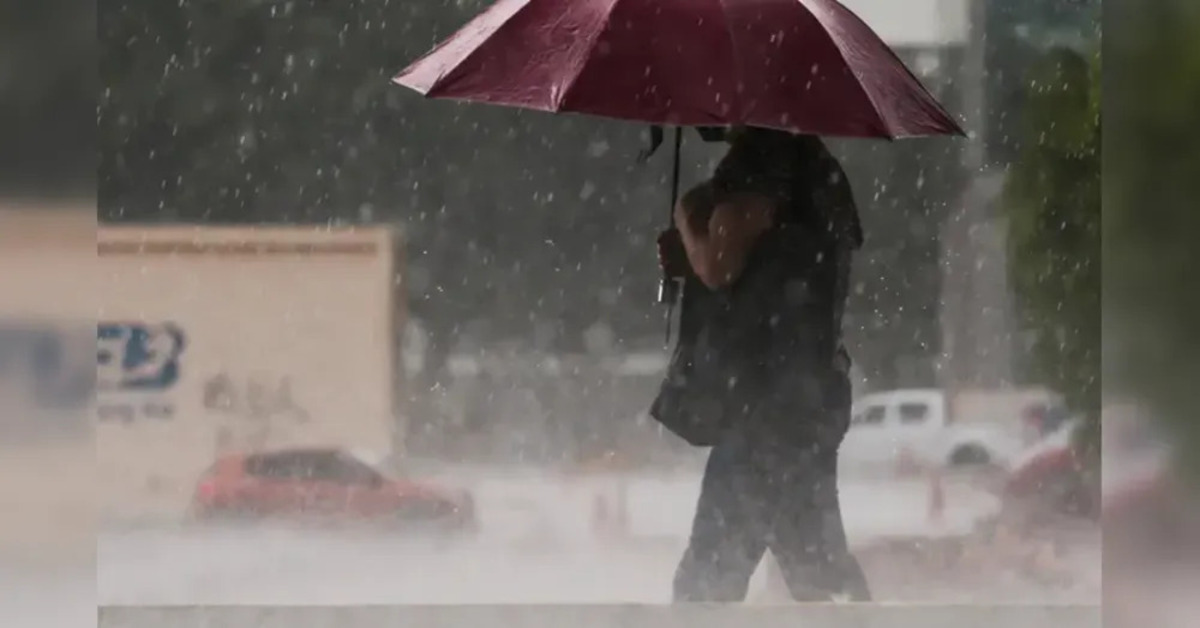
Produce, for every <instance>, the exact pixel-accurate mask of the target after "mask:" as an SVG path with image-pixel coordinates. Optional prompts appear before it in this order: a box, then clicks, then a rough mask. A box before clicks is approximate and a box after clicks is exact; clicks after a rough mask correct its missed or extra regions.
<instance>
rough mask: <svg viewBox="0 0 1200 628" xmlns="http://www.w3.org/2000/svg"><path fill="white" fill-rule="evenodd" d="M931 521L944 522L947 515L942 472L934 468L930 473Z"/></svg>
mask: <svg viewBox="0 0 1200 628" xmlns="http://www.w3.org/2000/svg"><path fill="white" fill-rule="evenodd" d="M928 515H929V521H930V523H942V522H943V521H944V519H945V516H946V491H945V489H944V487H943V486H942V474H941V472H940V471H938V470H934V471H933V472H931V473H930V474H929V512H928Z"/></svg>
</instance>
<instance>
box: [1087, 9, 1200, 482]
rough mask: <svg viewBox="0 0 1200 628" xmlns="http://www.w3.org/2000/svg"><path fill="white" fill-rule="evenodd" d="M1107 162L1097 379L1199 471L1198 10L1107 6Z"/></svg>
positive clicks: (1199, 146)
mask: <svg viewBox="0 0 1200 628" xmlns="http://www.w3.org/2000/svg"><path fill="white" fill-rule="evenodd" d="M1111 11H1112V17H1113V19H1114V21H1116V22H1118V23H1121V24H1122V25H1123V28H1121V29H1119V30H1115V31H1114V32H1113V33H1112V34H1111V35H1110V36H1108V37H1107V38H1106V41H1105V45H1106V47H1107V50H1108V51H1109V53H1110V54H1111V55H1112V58H1113V59H1120V60H1121V63H1120V65H1114V66H1113V70H1112V73H1111V74H1110V76H1109V77H1108V82H1107V86H1106V87H1107V89H1108V93H1109V94H1110V99H1109V100H1108V101H1107V103H1106V112H1105V115H1106V118H1107V120H1108V121H1109V122H1110V124H1111V129H1112V133H1110V144H1111V145H1112V146H1114V149H1113V150H1110V151H1109V152H1108V153H1107V154H1106V157H1105V180H1104V202H1105V208H1104V262H1105V294H1104V296H1105V301H1106V303H1105V325H1106V327H1107V329H1106V330H1105V341H1106V343H1107V345H1108V346H1106V350H1107V352H1108V356H1107V359H1106V365H1108V364H1111V368H1110V369H1109V371H1108V372H1107V373H1106V375H1107V376H1108V378H1109V379H1110V380H1111V382H1112V385H1111V388H1113V389H1114V390H1115V391H1116V392H1119V393H1121V394H1134V395H1136V396H1137V397H1138V398H1140V399H1142V400H1144V401H1146V402H1148V405H1149V407H1150V409H1151V411H1152V414H1153V415H1154V416H1155V417H1158V418H1160V419H1161V420H1162V421H1163V422H1164V424H1165V425H1167V426H1168V429H1169V430H1170V433H1171V434H1173V436H1174V437H1175V438H1176V440H1177V442H1178V443H1179V444H1180V447H1179V451H1181V452H1185V453H1184V455H1182V456H1180V461H1181V462H1182V463H1184V464H1186V465H1190V466H1191V467H1192V469H1193V471H1198V470H1200V458H1197V457H1196V456H1193V455H1190V453H1191V452H1195V451H1200V420H1197V408H1200V405H1198V403H1197V394H1196V389H1197V382H1200V290H1198V289H1197V287H1198V286H1200V280H1198V279H1197V269H1200V246H1197V244H1196V242H1195V239H1194V238H1195V235H1194V234H1195V233H1197V232H1200V210H1198V199H1200V174H1198V173H1200V125H1197V123H1196V122H1197V112H1198V111H1200V38H1197V37H1196V32H1197V31H1198V30H1200V3H1196V2H1193V1H1191V0H1140V1H1138V2H1113V3H1111Z"/></svg>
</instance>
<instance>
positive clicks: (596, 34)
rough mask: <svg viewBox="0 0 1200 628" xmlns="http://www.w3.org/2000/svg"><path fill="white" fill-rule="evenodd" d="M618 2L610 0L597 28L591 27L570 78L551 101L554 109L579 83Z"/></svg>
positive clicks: (558, 108) (559, 107)
mask: <svg viewBox="0 0 1200 628" xmlns="http://www.w3.org/2000/svg"><path fill="white" fill-rule="evenodd" d="M620 2H621V0H611V2H610V4H609V5H608V10H607V11H605V12H604V21H603V23H602V24H600V25H599V27H598V28H595V29H592V34H591V37H590V38H589V39H588V41H587V43H585V44H584V47H583V54H581V55H579V61H578V63H576V64H575V67H574V68H573V69H572V72H571V78H570V79H568V80H567V85H566V87H564V88H563V90H562V92H561V93H560V94H559V95H558V98H556V99H555V101H554V103H552V104H553V109H554V111H561V110H562V107H563V104H564V103H566V102H567V98H568V97H570V95H571V91H572V90H573V89H575V85H576V84H578V83H579V77H581V76H583V71H584V70H585V69H587V64H588V61H590V60H591V58H592V51H593V50H594V49H595V48H596V44H597V43H599V41H600V36H601V35H603V34H604V31H605V30H607V29H608V25H609V21H610V20H611V19H612V14H613V12H614V11H616V10H617V4H619V3H620Z"/></svg>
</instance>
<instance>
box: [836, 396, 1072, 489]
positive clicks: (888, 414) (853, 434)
mask: <svg viewBox="0 0 1200 628" xmlns="http://www.w3.org/2000/svg"><path fill="white" fill-rule="evenodd" d="M1069 418H1070V413H1069V412H1068V411H1067V409H1066V407H1065V405H1064V404H1063V401H1062V399H1061V398H1060V397H1059V396H1058V395H1056V394H1054V393H1052V392H1049V391H1046V390H1042V389H1020V390H1012V391H978V390H970V391H962V392H959V393H957V394H954V395H952V396H948V395H947V394H946V393H945V392H944V391H942V390H939V389H906V390H892V391H886V392H878V393H872V394H869V395H865V396H863V397H861V398H859V399H858V400H857V401H856V402H855V403H854V406H853V410H852V418H851V425H850V430H849V432H848V433H847V434H846V438H845V440H844V441H843V443H842V447H841V455H840V459H841V466H842V468H843V469H845V470H851V471H879V470H886V469H889V468H890V469H894V468H896V466H897V465H902V464H905V463H915V464H921V465H932V466H982V465H998V466H1007V464H1008V462H1009V461H1010V460H1012V459H1013V457H1015V456H1017V455H1018V454H1020V452H1022V451H1023V450H1025V448H1026V447H1028V446H1029V445H1030V444H1031V443H1033V442H1035V441H1036V440H1038V439H1039V438H1041V437H1042V436H1043V435H1044V434H1046V433H1048V432H1050V431H1053V430H1054V429H1055V428H1056V427H1057V426H1058V425H1061V424H1062V423H1063V422H1064V421H1066V420H1068V419H1069Z"/></svg>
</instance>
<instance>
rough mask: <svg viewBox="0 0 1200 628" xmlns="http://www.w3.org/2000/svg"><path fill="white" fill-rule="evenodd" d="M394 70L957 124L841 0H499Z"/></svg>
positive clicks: (546, 96) (429, 84)
mask: <svg viewBox="0 0 1200 628" xmlns="http://www.w3.org/2000/svg"><path fill="white" fill-rule="evenodd" d="M395 82H397V83H399V84H401V85H404V86H407V87H410V88H412V89H414V90H416V91H418V92H420V93H422V94H424V95H426V96H428V97H431V98H448V99H455V100H466V101H474V102H485V103H492V104H498V105H507V106H514V107H521V108H526V109H536V110H542V111H552V112H574V113H582V114H591V115H598V116H604V117H609V118H617V119H623V120H632V121H639V122H648V123H651V124H671V125H678V126H724V125H736V124H745V125H752V126H759V127H765V128H774V129H780V130H786V131H792V132H797V133H809V134H816V135H830V136H844V137H882V138H893V139H895V138H904V137H915V136H929V135H947V134H959V135H961V134H962V129H961V127H959V125H958V124H957V123H956V122H955V121H954V119H953V118H952V117H951V116H950V115H949V114H948V113H947V112H946V110H945V109H944V108H943V107H942V106H941V105H940V104H938V102H937V101H936V100H935V99H934V98H933V96H932V95H930V94H929V92H928V91H926V89H925V88H924V87H923V86H922V85H921V83H920V81H918V80H917V78H916V77H915V76H913V74H912V73H911V72H910V71H909V70H908V69H907V68H906V67H905V66H904V64H903V63H902V62H901V61H900V60H899V58H898V57H897V56H896V55H895V53H893V52H892V50H891V49H890V48H888V46H887V44H885V43H884V42H883V41H882V40H881V39H880V38H879V36H878V35H876V34H875V33H874V32H873V31H872V30H871V29H870V28H869V27H868V26H867V25H866V24H865V23H864V22H863V21H862V20H861V19H859V18H858V16H856V15H855V14H854V13H853V12H851V11H850V10H849V9H847V8H846V7H844V6H843V5H842V4H841V3H839V2H837V0H572V1H570V2H567V1H564V0H499V1H498V2H497V3H496V4H495V5H493V6H492V7H491V8H489V9H488V10H487V11H485V12H483V13H482V14H480V15H479V16H478V17H476V18H475V19H474V20H472V21H471V22H469V23H468V24H467V25H466V26H464V27H463V28H462V29H461V30H459V31H458V32H457V33H455V34H454V35H452V36H451V37H450V38H449V39H447V40H446V41H445V42H443V43H442V44H440V45H439V46H438V47H437V48H435V49H434V50H433V51H432V52H430V53H429V54H427V55H425V56H424V57H422V58H421V59H419V60H418V61H417V62H415V63H413V64H412V65H411V66H409V67H408V68H406V69H405V70H404V71H403V72H401V73H400V74H399V75H398V76H397V77H396V78H395Z"/></svg>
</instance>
